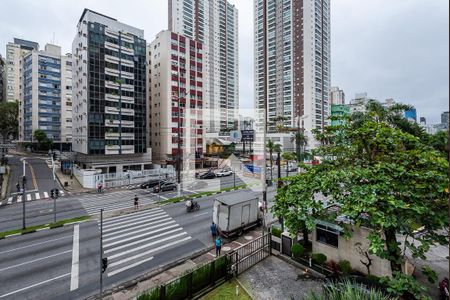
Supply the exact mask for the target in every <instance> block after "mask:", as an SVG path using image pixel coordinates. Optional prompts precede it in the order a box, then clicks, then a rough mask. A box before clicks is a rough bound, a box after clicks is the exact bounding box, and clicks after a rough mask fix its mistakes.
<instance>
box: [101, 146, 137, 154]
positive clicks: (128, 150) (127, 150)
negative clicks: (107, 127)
mask: <svg viewBox="0 0 450 300" xmlns="http://www.w3.org/2000/svg"><path fill="white" fill-rule="evenodd" d="M120 149H121V146H119V145H106V146H105V154H106V155H114V154H119V150H120ZM122 154H134V146H133V145H122Z"/></svg>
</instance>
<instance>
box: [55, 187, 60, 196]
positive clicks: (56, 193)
mask: <svg viewBox="0 0 450 300" xmlns="http://www.w3.org/2000/svg"><path fill="white" fill-rule="evenodd" d="M55 197H56V198H58V197H59V190H58V189H55Z"/></svg>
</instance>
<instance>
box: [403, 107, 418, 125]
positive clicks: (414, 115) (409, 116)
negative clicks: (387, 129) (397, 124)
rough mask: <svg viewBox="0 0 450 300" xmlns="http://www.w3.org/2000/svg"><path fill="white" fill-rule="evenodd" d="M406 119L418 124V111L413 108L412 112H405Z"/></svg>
mask: <svg viewBox="0 0 450 300" xmlns="http://www.w3.org/2000/svg"><path fill="white" fill-rule="evenodd" d="M404 115H405V118H406V119H408V120H409V121H411V122H414V123H417V110H416V109H415V108H414V107H413V108H411V109H410V110H407V111H405V114H404Z"/></svg>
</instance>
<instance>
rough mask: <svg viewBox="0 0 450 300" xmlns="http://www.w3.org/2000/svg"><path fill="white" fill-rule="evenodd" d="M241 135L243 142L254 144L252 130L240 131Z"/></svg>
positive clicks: (253, 132)
mask: <svg viewBox="0 0 450 300" xmlns="http://www.w3.org/2000/svg"><path fill="white" fill-rule="evenodd" d="M241 135H242V141H243V142H254V140H255V131H254V130H241Z"/></svg>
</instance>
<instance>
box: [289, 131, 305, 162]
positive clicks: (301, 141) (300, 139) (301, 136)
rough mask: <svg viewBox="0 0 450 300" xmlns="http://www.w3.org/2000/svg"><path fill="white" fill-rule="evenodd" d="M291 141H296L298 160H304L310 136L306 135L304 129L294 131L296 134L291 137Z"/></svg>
mask: <svg viewBox="0 0 450 300" xmlns="http://www.w3.org/2000/svg"><path fill="white" fill-rule="evenodd" d="M291 142H295V150H296V152H297V160H298V161H301V160H302V152H304V149H305V148H306V145H308V137H307V136H306V135H305V133H304V131H300V130H299V131H297V132H296V133H294V135H293V136H292V137H291Z"/></svg>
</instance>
